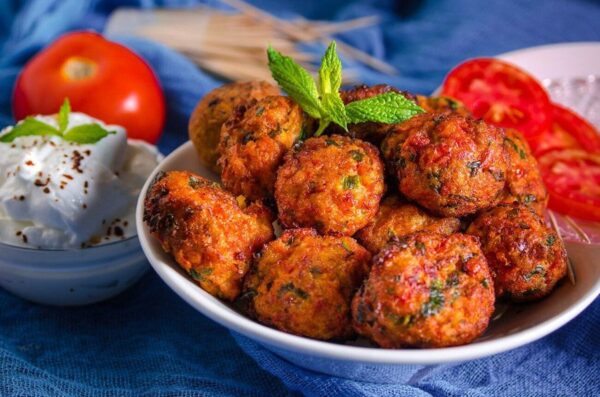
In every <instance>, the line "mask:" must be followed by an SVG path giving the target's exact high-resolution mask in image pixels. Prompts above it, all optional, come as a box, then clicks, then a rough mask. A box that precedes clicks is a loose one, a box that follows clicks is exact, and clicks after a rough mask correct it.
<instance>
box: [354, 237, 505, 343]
mask: <svg viewBox="0 0 600 397" xmlns="http://www.w3.org/2000/svg"><path fill="white" fill-rule="evenodd" d="M493 311H494V290H493V284H492V277H491V275H490V271H489V268H488V266H487V263H486V260H485V257H484V255H483V253H482V252H481V250H480V248H479V244H478V242H477V239H476V238H474V237H473V236H467V235H464V234H458V233H457V234H452V235H450V236H445V235H443V234H437V233H429V232H424V233H416V234H413V235H411V236H409V237H408V238H407V239H406V240H405V241H402V242H400V243H397V244H395V243H392V244H389V245H388V246H387V247H386V248H384V250H383V251H381V253H379V254H378V255H377V256H376V257H375V258H373V266H372V268H371V273H370V274H369V278H368V279H367V281H366V282H365V283H364V285H363V287H362V288H361V289H360V291H359V292H358V294H357V295H356V296H355V297H354V300H353V301H352V316H353V324H354V328H355V329H356V331H357V332H358V333H359V334H361V335H363V336H366V337H368V338H370V339H372V340H373V341H374V342H375V343H377V344H378V345H380V346H382V347H386V348H401V347H405V346H406V347H444V346H456V345H462V344H466V343H469V342H471V341H472V340H474V339H475V338H477V337H478V336H480V335H481V334H482V333H483V332H484V331H485V329H486V328H487V325H488V323H489V320H490V316H491V315H492V313H493Z"/></svg>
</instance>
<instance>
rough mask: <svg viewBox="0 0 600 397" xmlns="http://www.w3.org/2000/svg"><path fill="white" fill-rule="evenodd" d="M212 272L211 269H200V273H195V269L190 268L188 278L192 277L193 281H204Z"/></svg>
mask: <svg viewBox="0 0 600 397" xmlns="http://www.w3.org/2000/svg"><path fill="white" fill-rule="evenodd" d="M212 272H213V269H211V268H206V269H202V270H200V271H197V270H196V269H194V268H191V269H190V276H192V278H193V279H194V280H198V281H204V280H205V279H206V277H207V276H209V275H211V274H212Z"/></svg>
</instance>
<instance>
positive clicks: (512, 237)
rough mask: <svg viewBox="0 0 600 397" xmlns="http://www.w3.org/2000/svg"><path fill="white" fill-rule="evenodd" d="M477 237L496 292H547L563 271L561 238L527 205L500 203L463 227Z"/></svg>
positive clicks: (517, 295) (521, 297) (520, 295)
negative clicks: (467, 226) (492, 277)
mask: <svg viewBox="0 0 600 397" xmlns="http://www.w3.org/2000/svg"><path fill="white" fill-rule="evenodd" d="M467 233H469V234H472V235H474V236H477V237H479V239H480V241H481V249H482V250H483V252H484V253H485V256H486V258H487V260H488V263H489V266H490V269H491V271H492V274H493V276H494V286H495V289H496V295H497V296H499V297H500V296H506V297H508V298H510V299H512V300H513V301H529V300H535V299H539V298H542V297H544V296H546V295H548V294H549V293H550V292H551V291H552V289H553V288H554V286H555V285H556V283H557V282H558V281H559V280H560V279H561V278H563V277H564V276H565V274H566V272H567V256H566V252H565V248H564V246H563V244H562V241H561V240H560V239H559V238H558V236H557V235H556V233H555V232H554V231H553V230H552V229H550V228H548V227H547V226H546V225H545V224H544V221H543V220H542V219H541V218H540V217H539V216H537V214H536V213H535V212H534V211H533V210H531V209H530V208H528V207H526V206H524V205H520V204H502V205H499V206H498V207H496V208H493V209H491V210H489V211H486V212H484V213H482V214H481V215H479V216H478V217H477V218H476V219H475V221H474V222H473V223H472V224H471V225H470V226H469V228H468V229H467Z"/></svg>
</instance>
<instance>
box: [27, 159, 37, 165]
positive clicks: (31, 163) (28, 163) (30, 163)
mask: <svg viewBox="0 0 600 397" xmlns="http://www.w3.org/2000/svg"><path fill="white" fill-rule="evenodd" d="M25 165H28V166H33V165H35V164H34V163H33V161H31V160H27V161H26V162H25Z"/></svg>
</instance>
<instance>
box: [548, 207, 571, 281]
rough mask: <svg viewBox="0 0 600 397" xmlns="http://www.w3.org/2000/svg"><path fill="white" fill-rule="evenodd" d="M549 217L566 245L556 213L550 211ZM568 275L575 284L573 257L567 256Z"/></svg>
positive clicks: (561, 240)
mask: <svg viewBox="0 0 600 397" xmlns="http://www.w3.org/2000/svg"><path fill="white" fill-rule="evenodd" d="M548 217H549V218H550V223H551V224H552V228H553V229H554V231H555V232H556V234H557V236H558V238H559V239H560V242H561V243H563V245H564V243H565V242H564V240H563V238H562V235H561V234H560V229H559V228H558V223H557V222H556V216H555V215H554V212H552V211H548ZM567 275H568V276H569V280H570V281H571V284H573V285H575V281H576V279H575V269H574V268H573V263H572V262H571V258H569V257H568V256H567Z"/></svg>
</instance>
